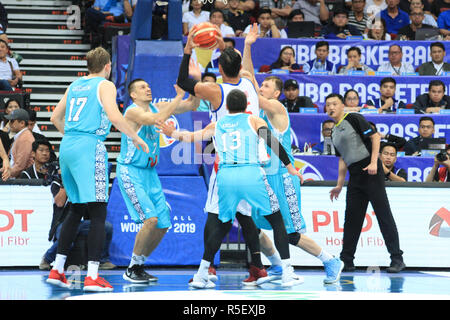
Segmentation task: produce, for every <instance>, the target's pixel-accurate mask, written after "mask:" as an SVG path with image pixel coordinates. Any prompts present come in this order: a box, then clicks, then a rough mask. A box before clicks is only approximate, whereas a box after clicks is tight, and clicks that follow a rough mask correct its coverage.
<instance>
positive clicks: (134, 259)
mask: <svg viewBox="0 0 450 320" xmlns="http://www.w3.org/2000/svg"><path fill="white" fill-rule="evenodd" d="M145 260H147V257H146V256H144V255H140V256H138V255H136V254H135V253H134V252H133V255H132V256H131V260H130V265H129V266H128V268H131V267H133V266H134V265H142V264H144V263H145Z"/></svg>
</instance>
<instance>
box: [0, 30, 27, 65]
mask: <svg viewBox="0 0 450 320" xmlns="http://www.w3.org/2000/svg"><path fill="white" fill-rule="evenodd" d="M0 39H1V40H3V41H5V42H6V43H7V44H8V57H10V58H13V59H16V61H17V63H18V64H19V63H20V61H22V59H23V57H22V56H21V55H20V54H18V53H17V52H15V51H12V50H11V47H10V46H9V39H8V36H7V35H6V33H2V34H0Z"/></svg>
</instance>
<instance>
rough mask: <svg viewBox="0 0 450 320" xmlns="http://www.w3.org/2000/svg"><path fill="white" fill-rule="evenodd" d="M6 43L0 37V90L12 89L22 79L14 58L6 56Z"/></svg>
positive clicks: (7, 47)
mask: <svg viewBox="0 0 450 320" xmlns="http://www.w3.org/2000/svg"><path fill="white" fill-rule="evenodd" d="M8 51H9V46H8V43H6V42H5V41H3V40H1V39H0V90H3V91H14V88H15V87H16V86H17V85H18V83H19V81H20V80H21V79H22V73H21V72H20V69H19V64H18V63H17V61H16V59H14V58H10V57H9V56H8Z"/></svg>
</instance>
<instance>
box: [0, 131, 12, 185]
mask: <svg viewBox="0 0 450 320" xmlns="http://www.w3.org/2000/svg"><path fill="white" fill-rule="evenodd" d="M0 160H1V162H0V164H1V168H0V173H1V175H2V180H3V181H6V180H8V179H9V177H10V176H11V167H10V164H9V158H8V152H7V151H6V150H5V147H4V146H3V142H2V140H0Z"/></svg>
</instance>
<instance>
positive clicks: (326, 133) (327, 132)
mask: <svg viewBox="0 0 450 320" xmlns="http://www.w3.org/2000/svg"><path fill="white" fill-rule="evenodd" d="M333 128H334V121H333V120H325V121H324V122H322V131H321V132H322V136H323V138H324V140H323V141H321V142H319V143H318V144H316V145H314V146H313V147H312V149H313V151H317V152H320V154H333V152H332V151H331V150H323V147H324V144H325V139H326V138H329V139H331V131H332V130H333Z"/></svg>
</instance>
